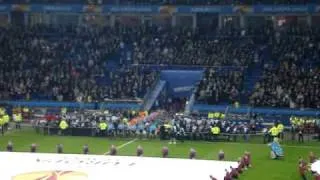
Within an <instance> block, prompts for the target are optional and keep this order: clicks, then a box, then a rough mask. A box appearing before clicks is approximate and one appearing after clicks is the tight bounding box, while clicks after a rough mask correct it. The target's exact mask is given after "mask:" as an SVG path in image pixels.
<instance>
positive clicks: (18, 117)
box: [13, 113, 22, 129]
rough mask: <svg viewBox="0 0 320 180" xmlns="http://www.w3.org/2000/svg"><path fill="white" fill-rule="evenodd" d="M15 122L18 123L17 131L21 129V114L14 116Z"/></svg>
mask: <svg viewBox="0 0 320 180" xmlns="http://www.w3.org/2000/svg"><path fill="white" fill-rule="evenodd" d="M13 121H14V122H15V123H16V129H21V122H22V114H21V113H15V114H13Z"/></svg>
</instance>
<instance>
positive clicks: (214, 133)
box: [211, 126, 220, 140]
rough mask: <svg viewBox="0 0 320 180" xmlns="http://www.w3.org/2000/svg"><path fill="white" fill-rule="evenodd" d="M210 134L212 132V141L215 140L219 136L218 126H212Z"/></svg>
mask: <svg viewBox="0 0 320 180" xmlns="http://www.w3.org/2000/svg"><path fill="white" fill-rule="evenodd" d="M211 132H212V135H213V139H214V140H217V139H218V136H219V134H220V128H219V127H218V126H214V127H212V128H211Z"/></svg>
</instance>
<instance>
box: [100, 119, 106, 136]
mask: <svg viewBox="0 0 320 180" xmlns="http://www.w3.org/2000/svg"><path fill="white" fill-rule="evenodd" d="M107 128H108V125H107V123H106V122H104V121H102V122H100V123H99V130H100V135H101V136H105V135H106V132H107Z"/></svg>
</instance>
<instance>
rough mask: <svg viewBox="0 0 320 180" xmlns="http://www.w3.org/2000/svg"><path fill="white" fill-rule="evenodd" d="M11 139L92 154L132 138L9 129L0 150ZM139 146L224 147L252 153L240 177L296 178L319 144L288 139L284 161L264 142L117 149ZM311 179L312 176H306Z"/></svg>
mask: <svg viewBox="0 0 320 180" xmlns="http://www.w3.org/2000/svg"><path fill="white" fill-rule="evenodd" d="M9 140H12V142H13V143H14V151H21V152H25V151H29V147H30V144H31V143H37V144H38V146H39V147H38V150H39V151H40V152H49V153H54V152H55V151H56V148H55V146H56V144H58V143H62V144H63V145H64V152H65V153H81V152H82V146H83V145H84V144H88V145H89V147H90V153H91V154H103V153H105V152H107V151H108V149H109V147H110V145H111V144H114V145H116V146H119V145H122V144H124V143H126V142H128V141H130V140H132V139H119V138H118V139H110V138H98V137H71V136H67V137H66V136H43V135H40V134H36V133H35V132H34V131H33V130H32V129H24V130H22V131H14V132H8V133H7V134H5V136H3V137H1V136H0V149H2V150H3V149H4V147H5V146H6V144H7V142H8V141H9ZM138 145H141V146H142V147H143V148H144V153H145V154H144V156H160V154H161V148H162V147H163V146H168V147H169V156H170V157H172V158H187V156H188V152H189V149H190V148H191V147H192V148H194V149H196V150H197V158H198V159H216V158H217V153H218V151H219V150H220V149H223V150H224V151H225V154H226V159H227V160H230V161H236V159H237V158H238V157H240V156H242V155H243V153H244V151H246V150H247V151H250V152H251V154H252V164H253V167H252V168H251V169H249V170H248V171H246V172H245V173H244V174H243V175H241V178H240V179H245V180H257V179H259V180H299V179H300V177H299V174H298V171H297V161H298V158H299V157H300V156H302V157H304V158H305V159H306V158H307V156H308V154H309V152H310V151H313V152H315V153H316V154H318V155H319V154H320V146H319V145H320V143H318V142H313V141H311V142H306V143H304V144H297V143H295V142H287V143H285V144H284V145H283V148H284V151H285V158H284V159H283V160H270V159H269V148H268V147H267V146H266V145H265V144H259V143H257V141H255V143H243V142H242V143H227V142H226V143H224V142H203V141H186V142H184V143H178V144H176V145H168V141H160V140H156V139H155V140H137V141H135V142H133V143H131V144H128V145H127V146H124V147H123V148H121V149H119V152H118V153H119V155H130V156H131V155H132V156H133V155H135V153H136V147H137V146H138ZM309 179H311V176H310V177H309Z"/></svg>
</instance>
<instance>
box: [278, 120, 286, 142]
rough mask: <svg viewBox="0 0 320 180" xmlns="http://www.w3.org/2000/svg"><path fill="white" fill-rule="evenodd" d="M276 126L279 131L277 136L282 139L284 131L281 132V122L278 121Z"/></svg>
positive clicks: (282, 128)
mask: <svg viewBox="0 0 320 180" xmlns="http://www.w3.org/2000/svg"><path fill="white" fill-rule="evenodd" d="M277 128H278V131H279V138H281V139H283V137H284V132H283V130H284V126H283V124H282V123H281V122H280V123H279V124H278V126H277Z"/></svg>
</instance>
